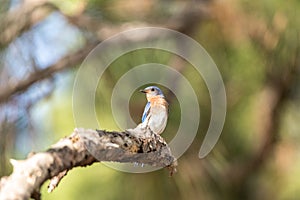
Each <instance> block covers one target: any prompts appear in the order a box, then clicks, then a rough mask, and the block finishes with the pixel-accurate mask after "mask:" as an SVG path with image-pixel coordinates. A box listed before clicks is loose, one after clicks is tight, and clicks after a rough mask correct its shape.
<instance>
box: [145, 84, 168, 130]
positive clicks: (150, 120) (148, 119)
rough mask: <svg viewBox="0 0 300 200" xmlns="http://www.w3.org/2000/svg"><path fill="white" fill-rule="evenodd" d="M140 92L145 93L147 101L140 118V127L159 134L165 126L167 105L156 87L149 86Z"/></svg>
mask: <svg viewBox="0 0 300 200" xmlns="http://www.w3.org/2000/svg"><path fill="white" fill-rule="evenodd" d="M140 91H141V92H143V93H146V97H147V101H148V102H147V104H146V106H145V109H144V113H143V116H142V125H143V127H146V128H149V129H150V130H151V131H153V132H154V133H156V134H161V133H162V132H163V131H164V129H165V128H166V125H167V120H168V107H169V104H168V102H167V101H166V99H165V96H164V95H163V93H162V91H161V90H160V89H159V88H158V87H156V86H149V87H146V88H145V89H144V90H140Z"/></svg>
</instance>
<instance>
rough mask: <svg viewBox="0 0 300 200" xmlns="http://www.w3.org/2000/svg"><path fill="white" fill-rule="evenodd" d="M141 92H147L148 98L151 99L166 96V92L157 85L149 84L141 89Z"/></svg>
mask: <svg viewBox="0 0 300 200" xmlns="http://www.w3.org/2000/svg"><path fill="white" fill-rule="evenodd" d="M140 92H143V93H145V94H146V97H147V100H148V101H149V100H150V99H151V98H152V97H157V96H160V97H164V94H163V93H162V91H161V90H160V89H159V88H158V87H156V86H149V87H146V88H145V89H143V90H140Z"/></svg>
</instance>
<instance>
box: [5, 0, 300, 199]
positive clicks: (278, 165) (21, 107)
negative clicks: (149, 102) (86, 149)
mask: <svg viewBox="0 0 300 200" xmlns="http://www.w3.org/2000/svg"><path fill="white" fill-rule="evenodd" d="M299 9H300V1H298V0H290V1H288V2H285V1H279V0H273V1H271V0H265V1H249V0H227V1H225V0H199V1H197V0H194V1H183V0H173V1H171V0H144V1H140V0H127V1H122V0H65V1H59V0H23V1H22V0H0V155H1V157H0V177H1V176H5V175H9V174H10V173H11V172H12V166H11V165H10V164H9V159H10V158H16V159H25V158H26V156H27V154H28V153H29V152H32V151H44V150H46V149H47V148H49V146H50V145H51V144H53V143H55V142H56V141H57V140H59V138H61V137H64V136H67V135H69V134H71V132H72V131H73V129H74V128H75V126H76V125H75V123H74V120H73V114H72V88H73V82H74V77H75V75H76V71H77V69H78V67H79V66H80V64H81V62H82V61H83V59H84V58H85V57H86V56H87V55H88V53H89V52H90V50H91V49H92V48H93V47H95V46H96V44H98V43H99V42H101V41H103V40H105V39H107V38H109V37H111V36H113V35H114V34H117V33H119V32H121V31H123V30H128V29H130V28H138V27H145V26H158V27H165V28H171V29H174V30H176V31H179V32H182V33H184V34H187V35H188V36H190V37H192V38H193V39H195V40H196V41H198V42H199V43H200V44H201V45H202V46H203V47H204V48H205V49H206V50H207V52H208V53H209V54H210V56H211V57H212V59H213V60H214V61H215V63H216V64H217V66H218V67H219V70H220V72H221V74H222V77H223V80H224V84H225V88H226V93H227V116H226V122H225V126H224V129H223V132H222V135H221V138H220V140H219V141H218V143H217V145H216V146H215V148H214V149H213V151H212V152H211V153H210V154H209V155H208V156H207V157H206V158H204V159H201V160H200V159H199V158H198V153H199V148H200V145H201V144H202V141H203V137H204V134H205V133H206V131H207V128H208V124H209V120H210V98H209V93H208V92H207V88H206V86H205V84H204V82H203V80H202V78H201V77H200V76H199V77H198V76H195V69H194V68H193V67H192V66H190V65H189V64H188V63H186V62H184V61H183V60H181V59H176V58H174V56H171V55H169V54H168V53H166V52H156V53H153V52H151V50H145V51H141V52H132V53H130V54H129V55H125V56H122V57H121V58H120V59H118V60H116V62H114V63H112V66H111V67H109V68H108V69H107V70H106V71H105V74H104V79H103V83H99V87H98V89H97V94H96V100H97V101H96V108H97V115H99V116H101V118H102V120H103V122H104V124H103V126H104V127H105V128H106V129H108V130H118V127H117V126H116V125H115V123H114V120H113V117H112V114H111V108H110V96H111V94H112V89H113V87H114V84H115V83H116V82H117V81H118V79H119V78H120V77H121V76H122V74H124V73H125V72H126V71H128V70H130V69H131V68H132V67H134V66H135V65H138V64H143V63H149V61H151V62H154V61H155V62H158V63H162V64H167V65H171V66H173V67H174V68H175V69H176V70H178V71H179V72H180V73H181V74H183V75H184V76H185V77H186V78H187V79H188V80H189V81H190V82H191V84H192V85H193V87H194V89H195V92H196V93H197V96H198V100H199V108H200V109H201V122H200V126H199V130H198V134H197V136H196V138H195V140H194V142H193V144H192V145H191V146H190V148H189V149H188V150H187V151H186V152H185V154H184V155H183V156H182V157H180V159H179V160H178V163H179V166H178V173H176V174H175V175H174V176H173V177H169V176H168V171H167V170H165V169H162V170H159V171H155V172H151V173H146V174H130V173H123V172H119V171H115V170H113V169H111V168H109V167H107V166H105V165H103V164H100V163H97V164H94V165H92V166H89V167H86V168H76V169H73V170H71V171H70V172H69V173H68V175H67V176H66V177H65V178H64V179H63V180H62V182H61V183H60V185H59V186H58V188H57V189H56V190H54V192H53V193H51V194H48V193H47V192H46V186H47V183H46V184H44V186H43V187H42V198H43V199H47V200H50V199H121V198H122V199H149V200H150V199H157V200H159V199H298V198H299V196H300V180H299V178H298V177H299V176H300V159H299V158H300V135H299V133H300V126H299V121H300V112H299V109H300V101H299V100H300V77H299V74H300V26H299V24H300V12H299ZM162 88H163V90H164V92H165V93H166V95H167V97H168V100H169V101H170V102H171V103H170V110H171V112H170V118H169V122H168V126H167V129H166V131H165V133H164V134H163V137H165V138H166V140H167V141H169V140H170V139H171V138H172V137H173V136H174V135H172V134H173V133H174V132H176V130H177V128H178V122H179V120H180V106H179V103H178V100H177V99H176V97H175V96H174V95H173V94H172V92H169V91H168V90H167V88H164V87H162ZM145 103H146V102H145V97H144V96H143V95H141V94H139V93H138V92H136V93H134V94H133V96H132V98H131V100H130V112H131V116H132V118H133V119H134V120H135V122H136V123H139V120H140V116H141V114H142V111H143V106H144V105H145ZM90 128H97V127H90Z"/></svg>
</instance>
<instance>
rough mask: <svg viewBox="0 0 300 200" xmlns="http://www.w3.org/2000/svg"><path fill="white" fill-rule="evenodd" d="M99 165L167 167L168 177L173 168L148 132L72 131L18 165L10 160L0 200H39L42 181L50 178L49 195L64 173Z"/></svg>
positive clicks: (0, 186)
mask: <svg viewBox="0 0 300 200" xmlns="http://www.w3.org/2000/svg"><path fill="white" fill-rule="evenodd" d="M100 161H114V162H121V163H125V162H126V163H128V162H131V163H136V162H137V163H144V164H148V165H151V166H158V167H169V169H170V173H171V174H173V172H175V170H176V165H177V163H176V159H175V158H174V157H173V156H172V154H171V151H170V149H169V147H168V145H167V143H166V142H165V141H164V139H163V138H162V137H161V136H159V135H157V134H154V133H152V132H151V131H150V130H148V129H147V130H145V129H141V128H139V126H138V127H137V128H135V129H129V130H126V131H124V132H116V131H113V132H108V131H104V130H97V131H95V130H87V129H75V130H74V132H73V133H72V134H71V135H70V136H69V137H66V138H63V139H61V140H60V141H59V142H57V143H56V144H54V145H53V146H52V147H51V148H50V149H48V150H47V151H46V152H41V153H36V154H33V155H31V156H30V157H28V158H27V159H26V160H22V161H16V160H11V163H12V165H13V167H14V170H13V173H12V174H11V175H10V176H9V177H4V178H2V179H1V180H0V199H29V198H30V197H33V198H34V197H35V196H37V198H39V197H40V195H39V192H38V191H39V190H40V187H41V186H42V184H43V183H44V182H45V181H46V180H48V179H51V178H52V180H51V182H50V185H49V191H52V190H53V189H54V188H55V187H56V186H57V184H58V183H59V181H60V180H61V178H63V177H64V176H65V175H66V173H67V171H68V170H70V169H72V168H73V167H78V166H87V165H91V164H93V163H94V162H100Z"/></svg>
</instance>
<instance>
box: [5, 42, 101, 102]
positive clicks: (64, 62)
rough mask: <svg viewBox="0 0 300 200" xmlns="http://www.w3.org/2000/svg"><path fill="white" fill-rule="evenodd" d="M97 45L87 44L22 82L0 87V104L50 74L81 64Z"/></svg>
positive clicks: (95, 43)
mask: <svg viewBox="0 0 300 200" xmlns="http://www.w3.org/2000/svg"><path fill="white" fill-rule="evenodd" d="M97 44H98V42H94V43H90V44H87V45H86V46H85V47H83V48H82V49H80V50H79V51H77V52H75V53H73V54H69V55H67V56H65V57H63V58H61V59H60V60H59V61H58V62H56V63H55V64H53V65H51V66H49V67H47V68H45V69H42V70H37V71H35V72H33V73H32V74H30V75H29V76H28V77H27V78H25V79H23V80H20V81H18V82H15V83H13V84H10V85H5V86H3V87H0V103H3V102H5V101H7V100H8V99H9V98H10V97H11V96H12V95H14V94H15V93H17V92H21V91H24V90H26V89H27V88H28V87H30V86H31V85H32V84H33V83H35V82H37V81H41V80H43V79H46V78H49V77H50V76H51V75H52V74H54V73H56V72H58V71H61V70H63V69H66V68H68V67H72V66H74V65H76V64H77V63H79V62H81V61H82V60H83V59H84V58H85V57H86V56H87V55H88V54H89V53H90V51H91V50H92V49H93V48H94V47H96V45H97Z"/></svg>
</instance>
